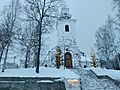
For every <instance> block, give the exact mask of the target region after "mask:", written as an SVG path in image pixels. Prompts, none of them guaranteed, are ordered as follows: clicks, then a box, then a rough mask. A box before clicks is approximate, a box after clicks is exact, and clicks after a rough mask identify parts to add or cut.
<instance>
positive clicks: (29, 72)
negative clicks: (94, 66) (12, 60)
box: [0, 67, 79, 79]
mask: <svg viewBox="0 0 120 90" xmlns="http://www.w3.org/2000/svg"><path fill="white" fill-rule="evenodd" d="M0 77H63V78H66V79H69V78H76V79H79V76H78V75H77V74H75V73H74V72H72V71H71V70H69V69H55V68H48V67H47V68H46V67H40V73H39V74H37V73H35V68H27V69H24V68H20V69H6V70H5V72H0Z"/></svg>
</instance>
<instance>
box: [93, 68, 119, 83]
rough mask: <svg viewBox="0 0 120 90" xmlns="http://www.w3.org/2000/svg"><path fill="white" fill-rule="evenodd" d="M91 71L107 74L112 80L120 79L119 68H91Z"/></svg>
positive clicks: (102, 74)
mask: <svg viewBox="0 0 120 90" xmlns="http://www.w3.org/2000/svg"><path fill="white" fill-rule="evenodd" d="M91 70H92V71H93V72H95V73H96V75H98V76H105V75H107V76H109V77H111V78H112V79H114V80H119V81H120V70H109V69H101V68H92V69H91Z"/></svg>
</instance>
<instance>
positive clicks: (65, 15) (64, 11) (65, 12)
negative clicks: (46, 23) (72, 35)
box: [60, 7, 72, 19]
mask: <svg viewBox="0 0 120 90" xmlns="http://www.w3.org/2000/svg"><path fill="white" fill-rule="evenodd" d="M71 17H72V15H71V14H70V13H69V8H66V7H64V8H62V9H61V16H60V18H62V19H70V18H71Z"/></svg>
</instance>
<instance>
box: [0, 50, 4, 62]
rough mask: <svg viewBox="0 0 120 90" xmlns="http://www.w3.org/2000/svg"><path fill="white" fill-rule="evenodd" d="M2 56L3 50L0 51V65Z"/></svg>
mask: <svg viewBox="0 0 120 90" xmlns="http://www.w3.org/2000/svg"><path fill="white" fill-rule="evenodd" d="M2 55H3V49H2V50H1V53H0V63H1V59H2Z"/></svg>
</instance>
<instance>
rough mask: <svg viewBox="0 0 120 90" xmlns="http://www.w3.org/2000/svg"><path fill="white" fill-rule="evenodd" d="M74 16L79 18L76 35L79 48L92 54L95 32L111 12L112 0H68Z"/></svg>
mask: <svg viewBox="0 0 120 90" xmlns="http://www.w3.org/2000/svg"><path fill="white" fill-rule="evenodd" d="M67 2H68V7H70V12H71V14H72V16H73V18H75V19H77V25H76V32H77V34H76V36H77V41H78V45H79V48H80V49H81V50H82V51H85V52H86V53H87V54H89V55H90V52H91V48H94V47H95V46H94V43H95V32H96V30H98V28H99V27H100V26H101V25H103V24H104V22H105V21H106V19H107V16H108V14H110V13H111V8H112V7H111V0H67Z"/></svg>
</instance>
